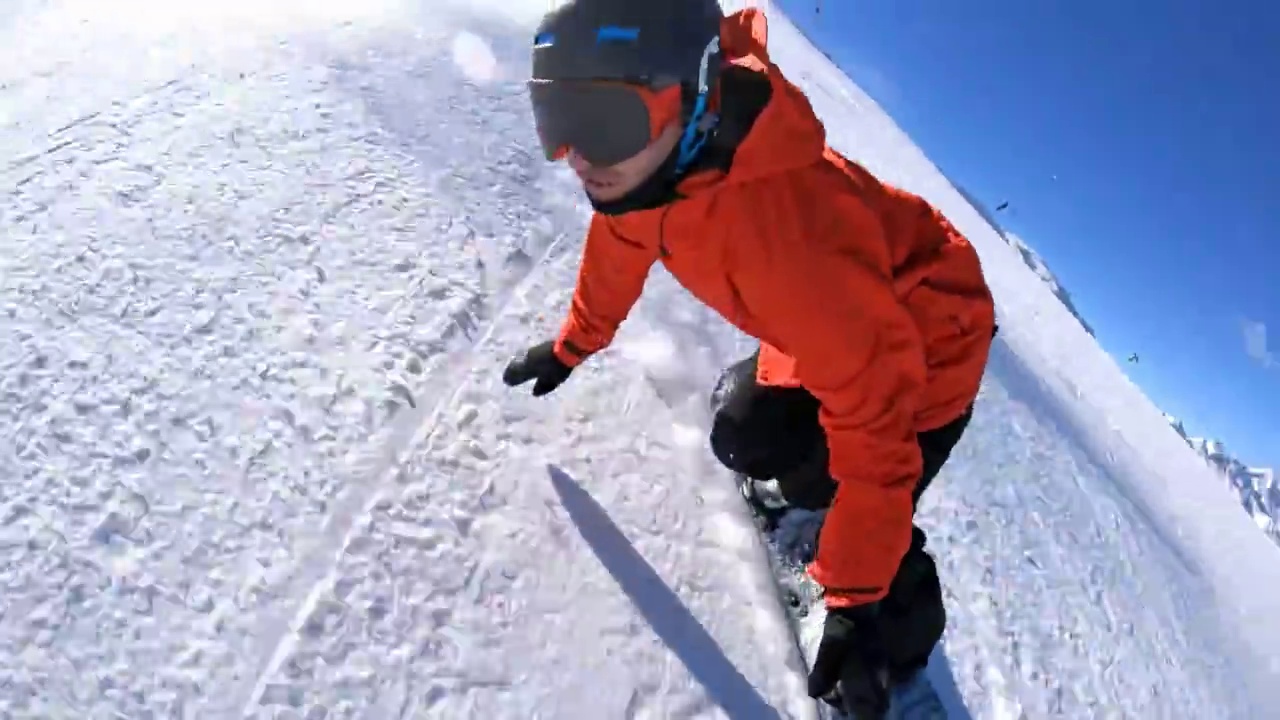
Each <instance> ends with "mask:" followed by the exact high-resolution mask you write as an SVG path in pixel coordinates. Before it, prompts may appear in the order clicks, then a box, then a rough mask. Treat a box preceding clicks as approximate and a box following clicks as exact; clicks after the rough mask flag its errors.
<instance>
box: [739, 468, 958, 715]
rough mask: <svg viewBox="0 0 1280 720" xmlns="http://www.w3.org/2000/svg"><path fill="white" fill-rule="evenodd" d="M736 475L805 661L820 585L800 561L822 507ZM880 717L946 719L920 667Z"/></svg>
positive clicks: (809, 551)
mask: <svg viewBox="0 0 1280 720" xmlns="http://www.w3.org/2000/svg"><path fill="white" fill-rule="evenodd" d="M736 478H737V483H738V491H739V493H740V494H741V495H742V498H743V500H744V502H746V504H747V507H748V508H749V509H750V511H751V515H752V518H753V520H754V522H755V525H756V529H757V530H759V531H760V533H761V535H762V536H763V538H764V541H765V543H764V544H765V547H766V550H767V553H768V556H769V565H770V568H771V570H772V572H773V577H774V580H775V582H776V583H777V586H778V591H779V593H780V595H781V597H782V599H783V604H784V605H785V606H786V610H787V619H788V621H789V624H790V625H791V629H792V632H794V633H795V635H796V637H797V638H799V639H800V640H801V646H802V649H803V650H804V653H805V656H806V660H809V661H811V660H812V657H811V656H812V653H813V652H814V651H816V649H817V638H818V637H820V635H821V628H822V621H823V619H824V617H825V610H824V605H823V602H822V588H821V587H820V586H819V585H818V584H817V583H815V582H814V581H813V580H812V578H810V577H809V575H808V573H806V572H805V566H806V565H807V564H808V563H809V562H810V561H811V560H812V559H813V557H814V554H815V552H816V549H817V541H818V532H819V531H820V530H821V529H822V520H823V518H824V517H825V514H826V512H825V511H819V512H811V511H808V510H801V509H798V508H788V507H787V506H786V503H785V501H783V500H782V499H781V495H780V493H778V492H777V484H776V483H774V482H772V481H760V480H751V479H750V478H747V477H745V476H742V475H738V476H736ZM806 637H807V638H812V639H813V640H812V647H808V646H807V645H808V643H806V642H805V639H806ZM823 708H824V710H825V711H827V712H829V713H830V715H829V717H833V718H847V719H848V720H862V719H860V718H851V717H849V716H846V715H844V714H842V713H840V712H838V711H836V710H835V709H834V708H831V707H830V706H828V705H826V704H825V703H824V704H823ZM885 720H947V712H946V709H945V707H944V706H943V703H942V700H941V698H940V697H939V696H938V693H937V691H936V690H935V689H934V687H933V685H932V684H931V683H930V682H929V679H928V677H927V676H926V675H925V673H924V671H921V672H919V673H917V674H916V675H915V676H914V677H913V678H912V679H911V680H908V681H907V682H905V683H901V684H899V685H897V686H895V687H894V688H893V689H892V690H891V691H890V701H889V712H888V713H887V714H886V715H885Z"/></svg>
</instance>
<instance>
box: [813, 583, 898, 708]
mask: <svg viewBox="0 0 1280 720" xmlns="http://www.w3.org/2000/svg"><path fill="white" fill-rule="evenodd" d="M878 613H879V606H878V603H870V604H867V605H858V606H855V607H841V608H827V620H826V622H825V623H824V625H823V627H822V641H821V642H820V643H819V644H818V657H817V658H816V659H815V660H814V663H813V669H812V670H811V671H810V672H809V697H812V698H822V699H823V700H825V701H826V702H827V704H829V705H831V706H832V707H834V708H836V709H837V710H839V711H840V712H842V713H845V714H846V715H849V716H850V717H855V718H857V719H858V720H880V719H881V718H883V717H884V716H885V714H886V713H887V712H888V711H889V672H888V668H887V666H886V663H885V653H884V649H883V648H884V645H883V642H882V640H881V638H880V633H879V629H878V628H877V622H876V616H877V614H878Z"/></svg>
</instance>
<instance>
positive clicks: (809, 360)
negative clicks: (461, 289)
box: [556, 9, 995, 606]
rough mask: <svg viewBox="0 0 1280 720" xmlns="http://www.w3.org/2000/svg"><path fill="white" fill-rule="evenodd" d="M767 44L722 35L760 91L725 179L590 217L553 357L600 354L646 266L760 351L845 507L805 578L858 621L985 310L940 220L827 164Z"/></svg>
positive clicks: (956, 391)
mask: <svg viewBox="0 0 1280 720" xmlns="http://www.w3.org/2000/svg"><path fill="white" fill-rule="evenodd" d="M765 39H766V26H765V19H764V16H763V15H761V14H759V11H757V10H754V9H748V10H744V11H741V12H738V13H735V14H733V15H731V16H729V17H726V18H725V21H724V27H723V31H722V34H721V47H722V51H723V53H724V56H725V58H726V62H727V63H729V64H731V65H736V66H738V67H740V68H746V69H747V70H750V71H752V72H755V73H759V75H753V76H751V77H754V78H756V79H757V80H759V81H760V82H762V83H763V82H764V80H763V78H767V83H768V88H769V95H768V102H767V104H764V105H763V109H762V110H760V111H759V113H758V115H757V116H756V117H755V119H754V122H753V123H751V124H750V129H749V130H747V131H746V133H745V135H744V136H743V137H742V138H741V141H740V142H739V143H738V144H737V146H736V151H735V153H734V155H733V160H732V163H731V164H730V165H729V166H728V171H727V172H725V171H722V170H719V169H712V170H705V171H701V172H695V173H694V174H692V175H691V176H690V177H689V178H687V179H686V180H684V181H683V182H682V183H681V184H680V187H679V195H680V197H679V199H677V200H676V201H674V202H672V203H670V204H667V205H663V206H661V207H658V208H654V209H648V210H639V211H635V212H630V213H625V214H621V215H611V216H607V215H603V214H600V213H597V214H596V215H594V216H593V217H592V219H591V224H590V228H589V230H588V233H587V238H586V245H585V249H584V254H583V259H582V265H581V268H580V269H579V273H578V279H577V287H576V290H575V292H574V296H573V301H572V305H571V308H570V311H569V316H568V319H567V320H566V321H565V323H564V326H563V328H562V330H561V333H560V336H559V340H558V342H557V343H556V353H557V355H558V357H560V359H561V360H562V361H564V362H566V363H568V364H569V365H570V366H573V365H576V364H577V363H579V362H581V360H582V359H583V358H585V357H586V356H588V355H590V354H592V353H595V352H597V351H599V350H601V349H603V348H605V347H606V346H607V345H608V344H609V343H610V342H611V341H612V339H613V336H614V333H615V332H616V330H617V328H618V326H619V325H620V324H621V323H622V321H623V320H624V319H625V318H626V316H627V314H628V313H629V311H630V309H631V307H632V306H633V305H634V303H635V302H636V300H638V299H639V297H640V293H641V291H642V289H643V287H644V283H645V278H646V276H647V275H648V272H649V269H650V267H651V266H652V264H653V263H654V262H655V261H658V260H661V261H662V263H663V264H664V265H665V266H666V268H667V270H668V271H670V273H671V274H672V276H674V277H675V278H676V279H677V280H678V281H679V282H680V283H681V284H682V285H683V286H684V287H685V288H686V289H687V290H688V291H689V292H690V293H691V294H693V295H694V296H695V297H697V298H698V299H699V300H701V301H702V302H704V303H706V304H707V305H708V306H710V307H712V308H714V309H715V310H717V311H718V312H719V313H720V314H721V315H722V316H724V318H725V319H726V320H728V321H729V322H730V323H732V324H734V325H735V326H737V327H738V328H739V329H741V330H742V331H743V332H745V333H747V334H749V335H751V336H753V337H756V338H758V339H759V340H760V341H761V344H762V353H761V362H760V371H759V375H760V379H761V381H762V382H765V383H773V384H784V385H785V384H800V385H802V386H803V387H804V388H806V389H807V390H808V391H809V392H811V393H813V395H814V396H816V397H817V398H818V400H819V401H820V403H821V411H820V421H821V422H822V424H823V427H824V428H825V430H826V432H827V438H828V445H829V448H830V471H831V475H832V477H833V478H835V480H836V481H837V482H838V488H839V489H838V491H837V493H836V498H835V502H834V504H833V506H832V508H831V510H830V511H829V513H828V516H827V520H826V522H825V523H824V527H823V530H822V535H821V537H820V538H819V544H818V545H819V547H818V553H817V557H816V559H815V560H814V562H813V564H812V565H811V566H810V567H809V572H810V574H811V575H812V576H813V578H814V579H815V580H816V581H817V582H819V583H820V584H822V585H823V586H824V587H826V589H827V593H826V595H827V602H828V604H830V605H833V606H836V605H842V604H843V605H852V604H860V603H864V602H869V601H872V600H876V599H879V598H880V597H882V596H883V595H884V594H885V592H886V590H887V587H888V584H889V581H890V580H891V579H892V577H893V575H894V573H895V572H896V571H897V568H898V564H899V562H900V560H901V558H902V555H903V554H904V553H905V552H906V549H907V546H908V544H909V542H910V537H911V518H912V513H913V510H912V503H911V491H912V488H913V487H914V486H915V483H916V481H917V479H918V478H919V476H920V472H921V458H920V451H919V447H918V445H917V443H916V433H917V432H918V431H923V430H930V429H933V428H936V427H939V426H941V425H944V424H945V423H947V422H948V421H950V420H952V419H954V418H956V417H958V416H959V415H960V414H961V413H962V412H963V411H964V409H965V408H966V407H967V406H968V405H969V404H970V403H971V402H972V401H973V399H974V397H976V395H977V392H978V384H979V381H980V379H981V376H982V373H983V369H984V367H985V365H986V359H987V351H988V349H989V346H990V343H991V334H992V330H993V327H994V322H995V316H994V307H993V303H992V299H991V294H990V291H989V290H988V288H987V285H986V283H985V281H984V280H983V276H982V269H981V266H980V264H979V261H978V255H977V253H976V252H975V251H974V249H973V248H972V247H971V246H970V245H969V243H968V242H967V241H966V240H965V239H964V238H963V237H962V236H961V235H960V233H959V232H958V231H956V229H955V228H954V227H952V226H951V224H950V223H948V222H947V220H946V219H944V218H943V217H942V215H941V214H939V213H938V211H937V210H935V209H934V208H932V207H931V206H930V205H928V204H927V203H926V202H925V201H924V200H922V199H921V198H919V197H917V196H915V195H912V194H910V193H907V192H904V191H902V190H898V189H895V188H893V187H889V186H887V185H885V184H883V183H881V182H879V181H877V180H876V179H875V178H874V177H873V176H872V175H871V174H869V173H868V172H867V171H866V170H864V169H863V168H861V167H860V166H858V165H856V164H854V163H852V162H850V161H849V160H846V159H845V158H844V157H842V156H840V155H839V154H838V153H836V152H835V151H834V150H831V149H830V148H828V147H826V140H825V132H824V129H823V126H822V124H821V123H820V122H819V120H818V119H817V118H816V117H815V115H814V113H813V110H812V108H811V107H810V105H809V102H808V100H807V99H806V98H805V97H804V95H803V94H802V93H801V92H800V90H799V89H798V88H796V87H795V86H794V85H792V84H791V83H790V82H788V81H787V80H786V79H785V78H784V77H783V76H782V73H781V72H780V71H779V70H778V68H777V66H776V65H774V64H773V63H772V62H771V61H770V60H769V56H768V53H767V51H766V48H765ZM723 87H727V86H725V85H723V84H722V88H723ZM728 92H730V91H729V90H727V89H726V93H728ZM722 101H724V102H725V103H727V102H728V98H727V97H726V98H722Z"/></svg>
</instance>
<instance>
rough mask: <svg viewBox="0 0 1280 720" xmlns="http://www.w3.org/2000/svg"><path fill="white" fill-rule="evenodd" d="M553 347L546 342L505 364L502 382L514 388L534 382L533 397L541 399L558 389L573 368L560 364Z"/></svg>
mask: <svg viewBox="0 0 1280 720" xmlns="http://www.w3.org/2000/svg"><path fill="white" fill-rule="evenodd" d="M555 346H556V343H555V341H554V340H548V341H547V342H544V343H541V344H538V345H534V346H533V347H531V348H529V349H528V350H527V351H525V354H524V355H523V356H521V357H518V358H516V359H515V360H512V361H511V362H510V363H508V364H507V369H506V370H505V371H503V373H502V382H504V383H506V384H507V385H508V386H511V387H514V386H516V385H523V384H524V383H527V382H529V381H530V380H535V381H536V382H534V383H533V396H534V397H542V396H543V395H546V394H547V393H549V392H551V391H552V390H555V389H556V388H558V387H560V383H562V382H564V381H565V380H567V379H568V378H569V373H571V372H573V368H571V367H569V366H568V365H565V364H564V363H562V362H560V358H558V357H556V354H555V351H554V348H555Z"/></svg>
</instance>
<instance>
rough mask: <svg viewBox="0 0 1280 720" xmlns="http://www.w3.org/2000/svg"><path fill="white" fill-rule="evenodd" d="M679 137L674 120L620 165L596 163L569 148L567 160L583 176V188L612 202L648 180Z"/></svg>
mask: <svg viewBox="0 0 1280 720" xmlns="http://www.w3.org/2000/svg"><path fill="white" fill-rule="evenodd" d="M679 140H680V126H679V125H678V124H676V123H672V124H670V125H668V126H667V128H666V129H665V130H663V131H662V134H661V135H659V136H658V139H657V140H654V141H653V142H651V143H649V145H648V147H646V148H645V149H644V150H641V151H640V152H638V153H636V154H635V155H632V156H631V157H629V158H627V159H626V160H623V161H622V162H620V163H618V164H617V165H609V166H603V167H599V166H595V165H592V164H591V163H589V162H587V161H586V160H584V159H583V158H582V156H580V155H578V154H577V153H576V152H574V151H573V150H570V151H569V154H568V156H567V160H568V161H569V167H571V168H573V171H574V172H575V173H577V174H578V178H579V179H580V180H582V188H583V189H584V190H586V191H587V194H588V195H590V196H591V197H592V198H593V199H594V200H597V201H599V202H612V201H614V200H618V199H619V198H622V197H623V196H625V195H626V194H627V193H629V192H631V191H632V190H635V189H636V188H637V187H639V186H640V184H641V183H643V182H644V181H645V180H648V179H649V176H651V175H653V173H654V171H656V170H657V169H658V166H660V165H662V163H663V161H665V160H666V159H667V156H669V155H670V154H671V151H672V150H674V149H675V147H676V143H677V142H679Z"/></svg>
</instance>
